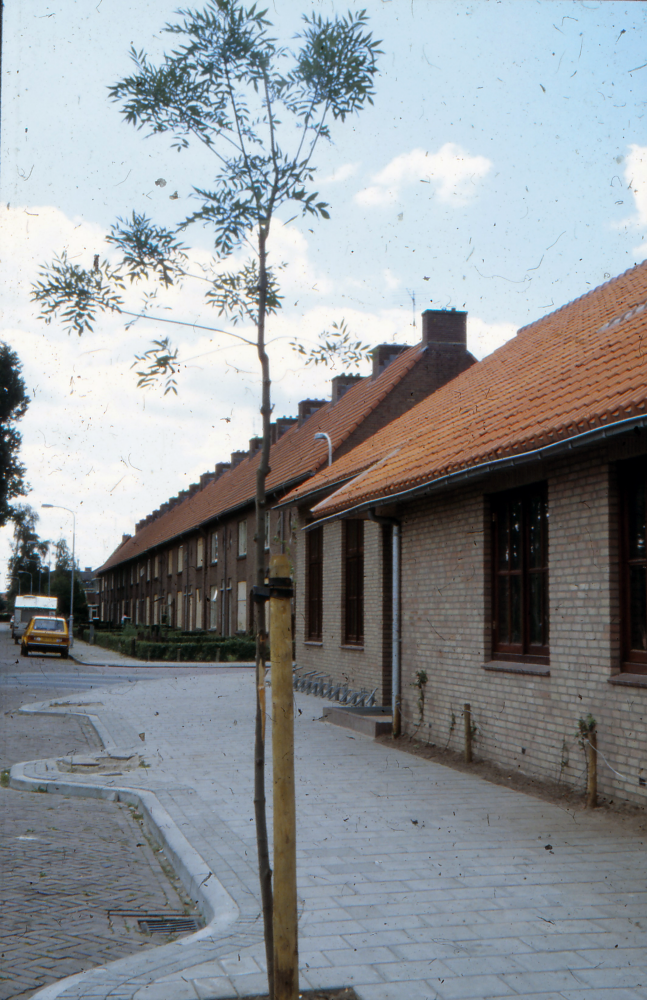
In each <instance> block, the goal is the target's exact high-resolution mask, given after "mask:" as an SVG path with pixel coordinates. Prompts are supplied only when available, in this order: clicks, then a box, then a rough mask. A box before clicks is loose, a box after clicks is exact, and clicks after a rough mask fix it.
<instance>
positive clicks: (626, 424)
mask: <svg viewBox="0 0 647 1000" xmlns="http://www.w3.org/2000/svg"><path fill="white" fill-rule="evenodd" d="M645 427H647V416H643V417H628V418H627V419H626V420H619V421H617V422H616V423H614V424H609V425H607V426H605V427H595V428H594V429H593V430H590V431H583V432H582V433H581V434H576V435H574V436H573V437H570V438H567V439H566V440H564V441H556V442H555V443H554V444H549V445H546V446H545V447H543V448H535V449H533V450H532V451H525V452H522V454H520V455H510V456H509V457H507V458H497V459H494V460H493V461H489V462H482V463H481V464H480V465H474V466H472V467H471V468H469V469H461V470H459V471H458V472H450V473H449V474H448V475H446V476H440V477H439V478H437V479H430V480H429V481H428V482H426V483H422V484H421V485H420V486H414V487H412V488H411V489H408V490H402V491H401V492H399V493H388V494H385V495H384V496H379V497H372V499H370V500H365V501H363V502H362V503H359V504H356V505H355V506H354V507H347V508H345V509H344V510H342V511H337V512H336V513H335V514H329V515H328V517H322V518H320V519H319V520H317V521H311V522H310V524H307V525H305V527H304V528H303V529H302V530H303V531H310V530H311V529H312V528H316V527H318V526H319V525H320V524H326V523H327V522H328V521H338V520H340V519H341V518H344V517H348V516H349V515H350V514H359V513H363V512H365V511H368V510H370V509H371V508H375V507H376V506H377V505H382V504H391V503H399V502H401V501H403V500H404V501H406V500H415V499H416V498H417V497H421V496H428V495H429V494H431V493H440V492H442V491H443V490H447V489H452V488H453V487H455V486H463V485H465V484H467V483H471V482H473V481H475V480H478V479H483V478H484V477H485V476H488V475H490V474H491V473H493V472H501V471H504V470H505V469H512V468H517V467H519V466H525V465H530V464H532V463H533V462H543V461H545V460H546V459H549V458H558V457H559V456H561V455H566V454H568V452H569V451H576V450H578V449H580V448H586V447H589V446H590V445H593V444H597V443H598V442H601V441H608V440H610V439H611V438H615V437H619V436H620V435H622V434H626V433H627V432H629V431H632V430H640V429H641V428H645ZM358 474H359V473H358Z"/></svg>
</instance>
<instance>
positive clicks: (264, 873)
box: [254, 230, 274, 1000]
mask: <svg viewBox="0 0 647 1000" xmlns="http://www.w3.org/2000/svg"><path fill="white" fill-rule="evenodd" d="M258 250H259V269H258V270H259V278H258V293H259V294H258V324H257V348H258V357H259V360H260V363H261V371H262V379H263V387H262V398H261V416H262V418H263V444H262V446H261V460H260V463H259V466H258V469H257V472H256V534H255V536H254V541H255V543H256V583H257V585H259V586H263V584H264V582H265V480H266V479H267V474H268V472H269V471H270V444H271V440H270V433H271V432H270V416H271V413H272V408H271V403H270V363H269V358H268V356H267V353H266V351H265V308H266V301H267V266H266V263H267V256H266V247H265V234H264V233H263V231H262V230H261V232H260V233H259V238H258ZM256 609H257V610H256V727H255V739H254V813H255V817H256V844H257V850H258V875H259V879H260V886H261V905H262V907H263V927H264V932H265V956H266V959H267V984H268V991H269V1000H274V930H273V901H272V869H271V866H270V852H269V846H268V839H267V816H266V800H265V662H266V658H267V650H266V645H267V634H266V630H265V603H264V602H263V601H258V602H257V604H256Z"/></svg>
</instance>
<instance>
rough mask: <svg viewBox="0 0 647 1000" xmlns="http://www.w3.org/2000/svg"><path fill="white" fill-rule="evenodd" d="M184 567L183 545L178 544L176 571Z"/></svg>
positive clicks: (180, 570) (179, 571)
mask: <svg viewBox="0 0 647 1000" xmlns="http://www.w3.org/2000/svg"><path fill="white" fill-rule="evenodd" d="M183 569H184V546H183V545H178V547H177V571H178V573H181V572H182V570H183Z"/></svg>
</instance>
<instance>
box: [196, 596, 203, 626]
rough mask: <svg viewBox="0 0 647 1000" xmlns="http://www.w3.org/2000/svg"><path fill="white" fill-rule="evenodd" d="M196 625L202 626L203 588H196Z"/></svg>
mask: <svg viewBox="0 0 647 1000" xmlns="http://www.w3.org/2000/svg"><path fill="white" fill-rule="evenodd" d="M195 627H196V628H202V590H201V588H200V587H196V588H195Z"/></svg>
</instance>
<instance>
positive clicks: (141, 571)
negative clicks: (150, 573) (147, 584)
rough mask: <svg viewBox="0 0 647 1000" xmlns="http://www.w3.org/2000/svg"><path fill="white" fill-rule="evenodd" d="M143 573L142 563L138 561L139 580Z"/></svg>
mask: <svg viewBox="0 0 647 1000" xmlns="http://www.w3.org/2000/svg"><path fill="white" fill-rule="evenodd" d="M143 575H144V564H143V563H140V564H139V579H140V580H141V579H142V577H143Z"/></svg>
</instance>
